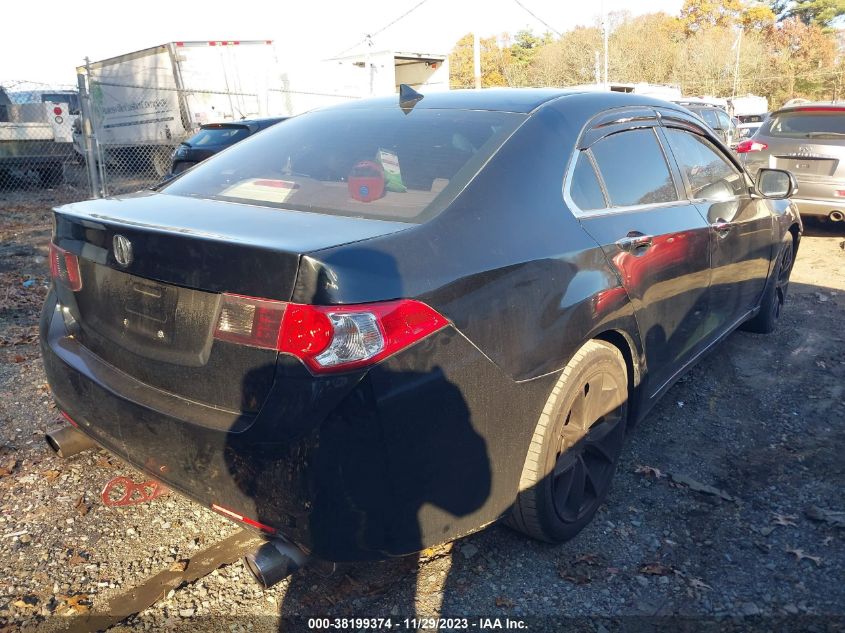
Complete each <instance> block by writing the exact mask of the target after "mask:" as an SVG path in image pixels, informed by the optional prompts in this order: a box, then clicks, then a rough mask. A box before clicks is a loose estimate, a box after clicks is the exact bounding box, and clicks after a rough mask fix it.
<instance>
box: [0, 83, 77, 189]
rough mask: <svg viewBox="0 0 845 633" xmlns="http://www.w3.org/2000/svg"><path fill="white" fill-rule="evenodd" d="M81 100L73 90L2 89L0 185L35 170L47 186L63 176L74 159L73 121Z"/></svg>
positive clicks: (0, 111) (60, 179) (0, 95)
mask: <svg viewBox="0 0 845 633" xmlns="http://www.w3.org/2000/svg"><path fill="white" fill-rule="evenodd" d="M78 108H79V99H78V95H77V93H76V92H74V91H72V90H62V91H28V92H26V93H23V94H15V93H14V92H6V91H5V90H3V88H0V186H4V185H5V184H8V183H11V182H12V181H14V180H16V179H22V178H25V177H26V176H27V174H28V173H29V172H34V173H36V174H37V175H38V177H39V178H40V181H41V183H42V184H44V185H54V184H58V183H60V182H62V180H63V179H64V164H65V163H67V162H69V161H70V160H71V159H72V158H73V146H72V141H73V135H72V127H73V123H74V121H75V120H76V118H77V116H78V111H79V110H78Z"/></svg>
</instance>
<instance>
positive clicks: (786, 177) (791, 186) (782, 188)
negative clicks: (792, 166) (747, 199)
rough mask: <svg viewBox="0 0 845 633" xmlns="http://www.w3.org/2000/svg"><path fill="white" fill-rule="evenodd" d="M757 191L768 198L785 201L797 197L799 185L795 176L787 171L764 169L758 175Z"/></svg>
mask: <svg viewBox="0 0 845 633" xmlns="http://www.w3.org/2000/svg"><path fill="white" fill-rule="evenodd" d="M757 191H759V192H760V193H761V194H763V195H764V196H765V197H766V198H771V199H772V200H783V199H784V198H791V197H792V196H794V195H795V192H796V191H798V183H796V182H795V176H793V175H792V174H791V173H790V172H788V171H786V170H785V169H768V168H763V169H761V170H760V171H759V172H758V173H757Z"/></svg>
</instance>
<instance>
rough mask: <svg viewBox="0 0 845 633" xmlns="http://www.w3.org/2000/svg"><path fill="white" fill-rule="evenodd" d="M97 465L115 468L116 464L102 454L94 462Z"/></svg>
mask: <svg viewBox="0 0 845 633" xmlns="http://www.w3.org/2000/svg"><path fill="white" fill-rule="evenodd" d="M94 465H95V466H99V467H100V468H114V467H115V465H114V464H112V463H111V462H110V461H109V458H108V457H103V456H100V457H98V458H97V461H96V462H95V464H94Z"/></svg>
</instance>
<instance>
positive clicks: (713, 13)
mask: <svg viewBox="0 0 845 633" xmlns="http://www.w3.org/2000/svg"><path fill="white" fill-rule="evenodd" d="M741 14H742V2H741V1H740V0H684V4H683V6H682V7H681V15H680V20H681V24H683V26H684V30H685V31H686V33H687V34H688V35H691V34H693V33H696V32H698V31H701V30H703V29H707V28H711V27H729V26H733V25H734V24H736V23H737V22H739V19H740V16H741Z"/></svg>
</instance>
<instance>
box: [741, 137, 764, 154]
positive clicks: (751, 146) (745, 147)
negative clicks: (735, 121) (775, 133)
mask: <svg viewBox="0 0 845 633" xmlns="http://www.w3.org/2000/svg"><path fill="white" fill-rule="evenodd" d="M768 148H769V146H768V145H767V144H766V143H761V142H760V141H755V140H753V139H750V138H749V139H746V140H744V141H742V142H741V143H739V144H738V145H737V146H736V153H737V154H747V153H748V152H762V151H763V150H764V149H768Z"/></svg>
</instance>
